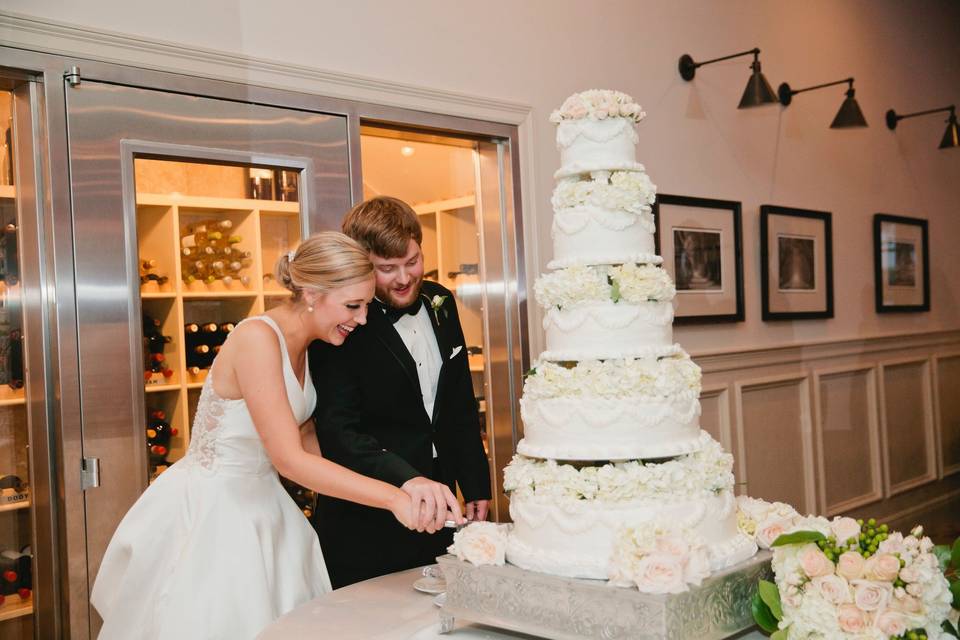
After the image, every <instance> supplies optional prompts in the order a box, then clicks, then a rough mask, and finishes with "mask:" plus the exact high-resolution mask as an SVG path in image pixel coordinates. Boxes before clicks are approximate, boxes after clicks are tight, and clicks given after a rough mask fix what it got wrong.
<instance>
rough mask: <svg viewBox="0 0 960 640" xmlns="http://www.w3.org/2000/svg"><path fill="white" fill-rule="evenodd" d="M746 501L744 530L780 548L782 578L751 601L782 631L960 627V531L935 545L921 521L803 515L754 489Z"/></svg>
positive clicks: (769, 625)
mask: <svg viewBox="0 0 960 640" xmlns="http://www.w3.org/2000/svg"><path fill="white" fill-rule="evenodd" d="M740 506H741V509H740V526H741V530H743V531H744V532H745V533H749V534H751V535H754V536H755V537H756V539H757V543H758V544H759V545H760V546H768V547H770V548H772V549H773V571H774V575H775V580H776V584H774V583H772V582H769V581H766V580H761V581H760V588H759V591H758V593H757V595H756V596H755V597H754V600H753V603H752V609H753V617H754V619H755V620H756V622H757V624H758V625H759V626H760V628H762V629H763V630H764V631H766V632H767V633H770V634H772V636H771V637H773V638H774V639H775V640H788V639H789V640H796V639H798V638H831V639H833V638H836V639H838V640H840V639H847V638H850V639H854V638H856V639H857V640H889V639H897V640H900V639H903V640H924V639H926V640H945V639H947V638H956V637H960V635H958V633H957V627H956V624H957V622H956V621H957V611H956V609H957V608H958V606H960V580H958V578H957V571H958V567H960V539H958V540H957V541H956V542H955V543H954V545H953V547H952V548H950V547H947V546H946V545H943V546H934V544H933V542H932V541H931V540H930V538H928V537H925V536H924V535H923V528H922V527H917V528H915V529H914V530H913V531H911V532H910V534H909V535H906V536H904V535H902V534H901V533H899V532H893V531H890V529H889V527H888V526H887V525H885V524H878V523H877V522H876V520H874V519H873V518H871V519H869V520H867V521H866V522H864V521H863V520H854V519H852V518H834V519H833V520H832V521H830V520H827V519H826V518H821V517H815V516H808V517H801V516H799V515H795V514H796V512H794V511H793V510H792V509H790V508H789V507H788V506H787V505H778V504H776V503H775V504H773V505H770V504H767V503H762V502H761V501H757V500H752V499H746V500H744V501H741V505H740ZM757 517H759V518H760V521H759V522H758V520H757V519H756V518H757ZM751 529H752V531H751ZM771 536H774V537H773V538H772V540H771ZM765 543H766V544H765ZM948 578H949V579H948ZM951 582H952V584H951ZM951 606H952V607H953V610H952V609H951Z"/></svg>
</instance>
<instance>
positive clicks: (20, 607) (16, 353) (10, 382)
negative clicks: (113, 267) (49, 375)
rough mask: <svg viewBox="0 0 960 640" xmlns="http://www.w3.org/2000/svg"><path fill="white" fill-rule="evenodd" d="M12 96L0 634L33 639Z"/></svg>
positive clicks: (2, 327) (0, 131)
mask: <svg viewBox="0 0 960 640" xmlns="http://www.w3.org/2000/svg"><path fill="white" fill-rule="evenodd" d="M13 135H14V127H13V100H12V94H11V92H10V91H0V638H5V639H6V638H9V639H10V640H14V639H17V640H19V639H21V638H23V639H26V638H32V637H33V635H34V634H33V610H34V607H33V604H34V602H33V535H32V518H31V511H30V510H31V505H32V500H31V482H30V478H31V476H30V433H29V425H28V421H27V411H26V408H27V407H26V397H27V396H26V391H27V389H26V388H25V376H24V317H23V304H22V283H21V278H20V254H21V252H20V238H19V235H20V221H19V218H18V214H17V197H16V186H15V184H14V182H15V170H14V165H13V158H14V145H13Z"/></svg>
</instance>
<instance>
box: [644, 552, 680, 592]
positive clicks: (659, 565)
mask: <svg viewBox="0 0 960 640" xmlns="http://www.w3.org/2000/svg"><path fill="white" fill-rule="evenodd" d="M636 583H637V588H638V589H639V590H640V591H642V592H644V593H682V592H684V591H686V590H687V585H686V583H685V582H684V581H683V560H682V559H680V558H678V557H676V556H672V555H666V554H661V553H651V554H650V555H648V556H646V557H644V558H642V559H641V560H640V561H639V562H638V563H637V572H636Z"/></svg>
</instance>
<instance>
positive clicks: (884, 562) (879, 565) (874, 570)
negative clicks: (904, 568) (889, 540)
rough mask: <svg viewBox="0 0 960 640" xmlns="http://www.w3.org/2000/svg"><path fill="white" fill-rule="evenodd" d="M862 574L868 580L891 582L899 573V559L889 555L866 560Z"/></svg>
mask: <svg viewBox="0 0 960 640" xmlns="http://www.w3.org/2000/svg"><path fill="white" fill-rule="evenodd" d="M864 573H865V574H866V576H867V578H869V579H870V580H880V581H882V582H893V581H894V580H896V579H897V574H898V573H900V559H899V558H898V557H896V556H893V555H890V554H889V553H882V554H879V555H875V556H872V557H871V558H870V559H869V560H867V563H866V567H865V568H864Z"/></svg>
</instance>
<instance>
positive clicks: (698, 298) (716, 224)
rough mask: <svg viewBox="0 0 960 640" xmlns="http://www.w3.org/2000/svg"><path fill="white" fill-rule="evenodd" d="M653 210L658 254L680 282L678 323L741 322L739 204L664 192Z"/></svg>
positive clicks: (665, 267)
mask: <svg viewBox="0 0 960 640" xmlns="http://www.w3.org/2000/svg"><path fill="white" fill-rule="evenodd" d="M653 215H654V220H655V222H656V226H657V232H656V237H655V240H656V247H657V253H658V254H659V255H661V256H663V268H664V269H666V270H667V272H668V273H669V274H670V277H671V278H673V281H674V283H675V284H676V287H677V299H676V300H677V305H676V316H675V322H676V324H693V323H708V322H741V321H742V320H743V318H744V303H743V253H742V231H741V223H740V203H739V202H734V201H731V200H714V199H710V198H694V197H691V196H673V195H667V194H660V195H658V196H657V200H656V203H655V204H654V206H653Z"/></svg>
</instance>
